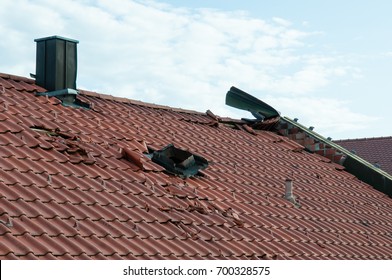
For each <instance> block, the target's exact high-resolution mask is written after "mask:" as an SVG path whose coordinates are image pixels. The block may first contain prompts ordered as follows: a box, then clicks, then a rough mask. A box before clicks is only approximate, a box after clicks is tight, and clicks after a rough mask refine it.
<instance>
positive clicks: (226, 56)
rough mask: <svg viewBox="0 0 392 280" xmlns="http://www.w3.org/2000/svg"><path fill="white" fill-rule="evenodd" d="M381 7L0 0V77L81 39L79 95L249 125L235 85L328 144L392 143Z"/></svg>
mask: <svg viewBox="0 0 392 280" xmlns="http://www.w3.org/2000/svg"><path fill="white" fill-rule="evenodd" d="M391 10H392V2H390V1H377V0H376V1H334V0H333V1H246V0H245V1H233V0H225V1H223V0H215V1H214V0H210V1H204V0H201V1H173V0H172V1H170V0H166V1H133V0H111V1H105V0H84V1H83V0H82V1H72V0H63V1H49V0H35V1H29V0H2V8H1V10H0V34H2V37H3V40H1V41H0V53H1V61H0V72H3V73H4V72H5V73H10V74H16V75H21V76H29V73H34V72H35V45H34V41H33V40H34V39H36V38H41V37H46V36H51V35H60V36H65V37H70V38H73V39H77V40H79V41H80V43H79V45H78V57H79V69H78V86H79V87H80V88H84V89H89V90H95V91H98V92H102V93H107V94H111V95H116V96H124V97H128V98H132V99H137V100H142V101H146V102H153V103H159V104H164V105H169V106H174V107H181V108H186V109H194V110H197V111H201V112H204V111H206V110H207V109H210V110H212V111H213V112H214V113H215V114H218V115H221V116H232V117H236V118H241V117H249V115H248V114H247V113H246V112H242V111H239V110H236V109H232V108H229V107H227V106H225V104H224V97H225V93H226V92H227V90H228V89H229V87H230V86H232V85H235V86H237V87H239V88H241V89H243V90H245V91H247V92H249V93H250V94H252V95H254V96H256V97H258V98H259V99H262V100H263V101H265V102H267V103H269V104H271V105H272V106H274V107H275V108H276V109H277V110H278V111H280V112H281V113H282V115H285V116H288V117H291V118H294V117H297V118H299V120H300V122H301V123H302V124H304V125H307V126H314V127H315V130H316V132H319V133H320V134H322V135H324V136H326V137H327V136H331V137H332V138H334V139H342V138H361V137H377V136H391V135H392V125H391V124H390V122H391V121H392V110H390V107H391V105H390V104H391V101H392V97H391V94H390V93H392V79H391V78H390V76H391V72H392V71H391V70H392V36H390V35H391V30H392V19H391V17H390V15H389V13H390V11H391Z"/></svg>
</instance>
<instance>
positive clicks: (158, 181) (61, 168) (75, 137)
mask: <svg viewBox="0 0 392 280" xmlns="http://www.w3.org/2000/svg"><path fill="white" fill-rule="evenodd" d="M2 87H4V93H3V94H0V173H1V174H0V175H1V176H0V205H1V206H0V236H1V238H2V240H4V242H0V259H143V260H145V259H183V260H185V259H388V258H390V255H391V252H392V248H391V246H390V243H391V240H392V234H391V231H390V227H391V225H392V215H390V214H389V211H390V209H392V208H391V207H392V202H391V199H390V198H389V197H387V196H386V195H384V194H382V193H380V192H378V191H376V190H375V189H373V188H372V187H370V186H369V185H367V184H365V183H363V182H361V181H359V180H358V179H356V178H355V177H354V176H353V175H351V174H349V173H347V172H346V171H345V170H342V168H341V167H340V166H338V165H336V164H334V163H332V162H331V160H329V159H327V158H325V157H323V156H319V155H317V154H311V153H308V152H305V151H304V150H303V146H301V145H299V144H297V143H296V142H294V141H292V140H290V139H289V138H287V137H284V136H279V135H277V134H275V133H274V132H271V131H264V130H260V129H259V128H260V127H258V126H252V127H251V126H247V127H245V129H246V130H247V131H244V130H243V127H244V124H245V122H244V121H239V120H233V119H228V118H220V117H218V116H215V115H213V114H211V113H210V112H207V113H198V112H193V111H186V110H182V109H174V108H170V107H165V106H160V105H152V104H147V103H143V102H136V101H133V100H129V99H125V98H115V97H109V96H106V95H102V94H97V93H92V92H87V91H80V93H79V95H80V97H81V99H83V101H85V102H87V103H90V104H94V107H93V108H92V109H90V110H84V109H75V108H71V107H64V106H59V102H58V99H56V98H48V97H44V96H39V97H38V96H35V95H34V92H42V91H43V89H42V88H40V87H38V86H36V85H35V83H34V80H31V79H26V78H20V77H16V76H10V75H6V74H0V90H1V88H2ZM217 124H218V125H217ZM222 124H223V125H222ZM235 125H237V126H239V127H240V128H241V130H237V129H236V128H235ZM32 127H33V128H32ZM34 128H35V129H34ZM39 128H41V130H42V131H39ZM298 137H300V135H299V136H298ZM170 143H173V144H175V145H176V146H178V147H181V149H182V150H186V151H188V152H189V153H192V154H197V155H200V156H202V157H204V158H205V159H207V160H208V163H209V167H208V168H207V169H205V170H203V171H202V172H200V173H199V174H196V176H194V177H191V178H180V177H176V176H174V175H173V174H166V173H165V171H164V169H163V168H162V167H161V166H159V165H157V164H156V163H153V162H152V161H151V160H150V159H148V158H146V157H145V155H144V153H148V152H149V149H150V151H151V149H153V150H159V149H162V148H164V147H165V146H167V145H168V144H170ZM121 149H122V150H121ZM124 150H125V151H126V153H125V154H126V158H124V154H122V153H121V152H122V151H123V152H124ZM287 178H293V183H294V185H293V186H294V196H296V197H297V199H298V200H299V201H300V205H301V207H299V208H296V207H295V206H294V205H293V204H292V203H291V202H289V201H288V200H286V199H285V198H284V195H285V185H284V182H285V180H286V179H287Z"/></svg>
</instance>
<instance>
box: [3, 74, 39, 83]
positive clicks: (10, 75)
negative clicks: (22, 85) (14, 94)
mask: <svg viewBox="0 0 392 280" xmlns="http://www.w3.org/2000/svg"><path fill="white" fill-rule="evenodd" d="M0 77H1V78H4V79H10V80H15V81H23V82H26V83H29V84H35V80H34V79H31V78H26V77H23V76H17V75H12V74H7V73H1V72H0Z"/></svg>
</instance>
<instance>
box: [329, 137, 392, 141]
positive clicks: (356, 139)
mask: <svg viewBox="0 0 392 280" xmlns="http://www.w3.org/2000/svg"><path fill="white" fill-rule="evenodd" d="M383 139H392V136H379V137H365V138H347V139H339V140H333V142H347V141H351V142H353V141H366V140H383Z"/></svg>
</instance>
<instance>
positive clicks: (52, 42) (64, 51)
mask: <svg viewBox="0 0 392 280" xmlns="http://www.w3.org/2000/svg"><path fill="white" fill-rule="evenodd" d="M34 41H35V42H37V58H36V72H35V75H34V77H35V83H36V84H37V85H39V86H41V87H43V88H45V89H46V90H47V92H40V93H38V95H47V96H55V97H57V98H58V99H60V100H61V102H62V104H63V105H64V106H71V107H77V108H79V107H82V108H89V107H90V106H89V105H88V104H85V103H83V102H81V101H80V100H78V99H77V97H76V96H77V94H78V92H77V90H76V75H77V48H76V46H77V44H78V43H79V41H77V40H73V39H68V38H64V37H60V36H51V37H45V38H40V39H35V40H34Z"/></svg>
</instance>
